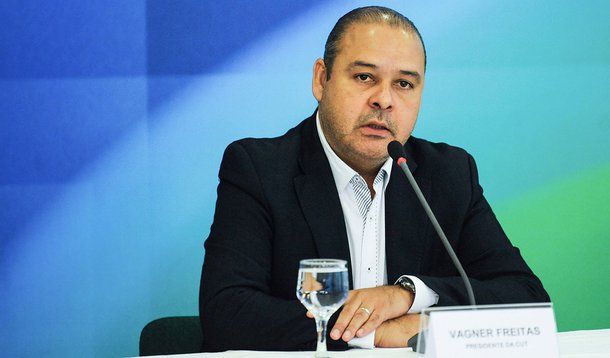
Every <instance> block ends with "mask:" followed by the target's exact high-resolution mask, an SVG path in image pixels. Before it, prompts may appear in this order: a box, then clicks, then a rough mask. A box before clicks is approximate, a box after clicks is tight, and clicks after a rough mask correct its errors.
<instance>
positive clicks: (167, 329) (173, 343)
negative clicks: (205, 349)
mask: <svg viewBox="0 0 610 358" xmlns="http://www.w3.org/2000/svg"><path fill="white" fill-rule="evenodd" d="M202 338H203V335H202V333H201V324H200V322H199V317H198V316H179V317H163V318H158V319H156V320H154V321H152V322H150V323H148V324H147V325H146V326H145V327H144V328H143V329H142V333H141V334H140V356H151V355H167V354H183V353H197V352H201V342H202Z"/></svg>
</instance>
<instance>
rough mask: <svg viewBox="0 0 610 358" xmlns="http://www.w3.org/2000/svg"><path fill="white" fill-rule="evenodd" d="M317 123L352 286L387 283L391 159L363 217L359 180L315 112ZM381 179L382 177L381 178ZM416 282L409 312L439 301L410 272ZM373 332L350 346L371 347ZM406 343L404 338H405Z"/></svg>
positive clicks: (375, 187)
mask: <svg viewBox="0 0 610 358" xmlns="http://www.w3.org/2000/svg"><path fill="white" fill-rule="evenodd" d="M316 126H317V129H318V135H319V137H320V141H321V142H322V148H324V153H325V154H326V157H327V158H328V162H329V163H330V168H331V171H332V173H333V178H334V180H335V185H336V186H337V192H338V193H339V200H340V202H341V208H342V209H343V217H344V219H345V227H346V229H347V238H348V241H349V251H350V259H351V263H352V267H351V270H352V271H351V272H352V278H353V280H354V287H353V289H360V288H367V287H376V286H382V285H387V283H388V274H387V270H386V255H385V190H386V188H387V186H388V182H389V181H390V174H391V173H392V166H393V165H392V164H393V162H392V159H391V158H388V160H386V162H385V163H384V164H383V165H382V167H381V169H380V170H379V173H378V174H377V177H376V180H375V183H374V184H373V190H374V192H375V194H374V196H373V198H372V202H371V204H370V207H369V209H368V212H367V213H366V219H364V218H363V216H362V214H361V212H360V210H359V208H358V205H357V202H356V193H355V191H354V185H352V183H350V181H352V180H362V182H364V178H362V177H361V176H360V174H358V173H357V172H356V171H355V170H354V169H352V168H351V167H350V166H348V165H347V164H346V163H345V162H344V161H343V160H341V158H339V157H338V156H337V154H336V153H335V152H334V151H333V150H332V148H331V147H330V145H329V144H328V142H327V140H326V137H325V136H324V133H323V132H322V127H321V126H320V119H319V114H316ZM381 179H383V180H381ZM407 277H409V278H410V279H411V280H412V281H413V283H414V284H415V292H416V295H415V299H414V302H413V305H412V306H411V308H410V309H409V311H408V313H419V312H421V310H422V309H424V308H427V307H430V306H432V305H434V304H436V303H437V302H438V295H437V294H436V292H434V291H433V290H432V289H430V288H429V287H428V286H426V284H425V283H423V282H422V281H421V280H420V279H418V278H417V277H414V276H409V275H407ZM374 338H375V332H374V331H373V332H371V333H370V334H369V335H367V336H366V337H362V338H357V337H355V338H353V339H352V340H350V342H349V346H350V347H360V348H373V347H374ZM405 343H406V342H405Z"/></svg>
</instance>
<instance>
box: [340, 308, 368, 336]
mask: <svg viewBox="0 0 610 358" xmlns="http://www.w3.org/2000/svg"><path fill="white" fill-rule="evenodd" d="M365 308H366V307H360V308H359V309H358V310H357V311H356V313H354V317H353V318H352V320H351V321H350V323H349V325H348V326H347V328H346V329H345V331H344V332H343V336H342V337H341V338H342V339H343V340H344V341H346V342H347V341H349V340H350V339H352V338H354V336H356V335H357V333H358V332H359V331H360V329H361V327H362V326H363V325H364V324H365V323H366V322H368V320H369V319H371V317H372V316H373V315H375V316H377V314H376V313H375V311H374V310H372V309H369V308H366V309H365ZM362 335H364V332H362ZM362 335H358V336H359V337H362Z"/></svg>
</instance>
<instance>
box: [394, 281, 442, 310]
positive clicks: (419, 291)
mask: <svg viewBox="0 0 610 358" xmlns="http://www.w3.org/2000/svg"><path fill="white" fill-rule="evenodd" d="M403 276H405V277H408V278H410V279H411V281H413V284H414V285H415V298H414V299H413V304H412V305H411V308H409V311H408V312H407V313H420V312H421V311H422V310H423V309H424V308H428V307H431V306H434V305H435V304H437V303H438V294H437V293H436V292H434V291H433V290H432V289H431V288H430V287H428V286H426V284H425V283H424V281H422V280H420V279H419V278H417V277H415V276H410V275H403ZM401 277H402V276H401ZM397 281H398V280H397Z"/></svg>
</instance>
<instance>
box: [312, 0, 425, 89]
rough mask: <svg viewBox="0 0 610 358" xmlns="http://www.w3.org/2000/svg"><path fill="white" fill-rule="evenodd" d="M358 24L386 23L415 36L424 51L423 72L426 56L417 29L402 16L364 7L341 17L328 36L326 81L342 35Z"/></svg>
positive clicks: (385, 8)
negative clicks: (413, 33)
mask: <svg viewBox="0 0 610 358" xmlns="http://www.w3.org/2000/svg"><path fill="white" fill-rule="evenodd" d="M360 23H369V24H370V23H387V24H388V25H390V26H395V27H402V28H404V29H405V30H407V31H412V32H415V33H416V34H417V37H419V40H420V41H421V45H422V47H423V49H424V70H425V69H426V63H427V56H426V46H425V45H424V40H423V39H422V37H421V34H420V33H419V30H417V27H415V25H414V24H413V22H412V21H411V20H409V19H408V18H407V17H406V16H404V15H403V14H401V13H399V12H397V11H395V10H392V9H389V8H387V7H383V6H366V7H359V8H357V9H354V10H352V11H350V12H348V13H347V14H345V15H343V16H342V17H341V18H340V19H339V21H337V23H336V24H335V26H334V27H333V29H332V30H331V31H330V34H328V38H327V39H326V45H325V46H324V64H325V65H326V79H327V80H328V79H330V73H331V72H332V68H333V64H334V62H335V58H336V57H337V55H338V54H339V51H340V48H339V42H341V39H342V38H343V34H345V32H346V31H347V29H348V28H349V27H350V26H351V25H353V24H360Z"/></svg>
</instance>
